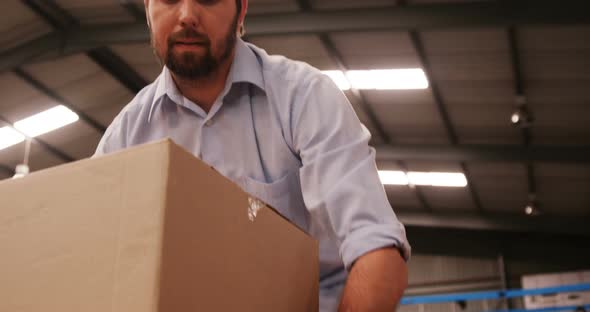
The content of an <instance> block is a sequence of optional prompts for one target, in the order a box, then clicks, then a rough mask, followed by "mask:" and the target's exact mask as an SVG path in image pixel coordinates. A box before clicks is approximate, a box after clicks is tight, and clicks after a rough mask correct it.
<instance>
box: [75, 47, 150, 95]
mask: <svg viewBox="0 0 590 312" xmlns="http://www.w3.org/2000/svg"><path fill="white" fill-rule="evenodd" d="M86 55H88V57H89V58H90V59H92V60H93V61H94V62H95V63H96V64H98V65H99V66H100V67H101V68H102V69H103V70H105V71H106V72H108V73H109V74H110V75H111V76H112V77H113V78H115V79H117V80H118V81H119V82H120V83H121V84H122V85H124V86H125V87H126V88H127V89H128V90H129V91H131V92H133V93H137V92H139V91H141V89H143V88H144V87H145V86H147V85H148V82H147V81H146V80H145V79H144V78H143V77H142V76H141V75H140V74H139V73H138V72H137V71H135V69H133V67H131V66H130V65H129V64H127V62H125V61H124V60H123V59H122V58H121V57H120V56H118V55H117V54H115V53H114V52H113V51H112V50H111V49H109V48H106V47H101V48H97V49H94V50H92V51H89V52H87V53H86Z"/></svg>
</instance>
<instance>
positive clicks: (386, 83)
mask: <svg viewBox="0 0 590 312" xmlns="http://www.w3.org/2000/svg"><path fill="white" fill-rule="evenodd" d="M323 73H324V74H326V75H327V76H329V77H330V78H332V80H333V81H334V82H335V83H336V85H337V86H338V87H339V88H340V89H341V90H348V89H350V88H354V89H358V90H415V89H426V88H428V79H426V74H425V73H424V70H422V69H421V68H408V69H375V70H349V71H347V72H346V74H345V73H344V72H342V71H338V70H330V71H324V72H323Z"/></svg>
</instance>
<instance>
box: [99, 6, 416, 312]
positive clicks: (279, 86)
mask: <svg viewBox="0 0 590 312" xmlns="http://www.w3.org/2000/svg"><path fill="white" fill-rule="evenodd" d="M144 3H145V7H146V13H147V18H148V25H149V27H150V30H151V38H152V46H153V48H154V51H155V53H156V55H157V56H158V58H159V59H160V60H161V62H162V63H163V65H165V66H164V67H163V71H162V73H161V75H160V76H159V77H158V78H157V79H156V81H155V82H154V83H152V84H151V85H149V86H147V87H146V88H145V89H143V90H142V91H141V92H139V94H138V95H137V96H136V97H135V99H133V101H132V102H131V103H129V105H127V106H126V107H125V108H124V109H123V110H122V112H121V113H120V114H119V115H118V116H117V117H116V118H115V120H114V121H113V123H112V124H111V125H110V127H109V128H108V130H107V132H106V133H105V135H104V137H103V139H102V140H101V142H100V144H99V146H98V148H97V152H96V155H100V154H104V153H110V152H113V151H116V150H120V149H123V148H126V147H129V146H133V145H137V144H142V143H146V142H149V141H153V140H157V139H161V138H164V137H170V138H172V139H173V140H174V141H175V142H176V143H178V144H180V145H182V146H183V147H184V148H186V149H187V150H189V151H191V152H193V153H194V154H195V155H196V156H198V157H199V158H201V159H202V160H203V161H205V162H206V163H208V164H209V165H211V166H212V167H214V168H215V169H216V170H217V171H219V172H220V173H222V174H223V175H225V176H226V177H228V178H229V179H231V180H233V181H234V182H236V183H237V184H239V185H240V186H241V187H243V188H244V189H245V190H246V191H247V192H249V193H251V194H253V195H254V196H256V197H258V198H260V199H262V200H263V201H265V202H267V203H269V204H270V205H271V206H273V207H274V208H276V209H277V210H278V211H279V212H280V213H281V214H283V215H284V216H285V217H286V218H288V219H290V220H291V221H292V222H294V223H295V224H297V225H298V226H300V227H301V228H303V229H304V230H306V231H308V232H309V233H310V234H311V235H313V236H314V237H315V238H317V239H318V240H319V242H320V279H321V280H320V310H321V311H336V310H337V309H339V310H340V311H393V310H394V309H395V307H396V304H397V303H398V302H399V299H400V297H401V295H402V293H403V290H404V288H405V287H406V283H407V271H406V266H405V262H404V258H405V259H406V260H407V259H408V257H409V254H410V247H409V244H408V242H407V240H406V236H405V231H404V227H403V226H402V225H401V223H399V222H398V221H397V219H396V217H395V214H394V213H393V210H392V209H391V207H390V205H389V203H388V202H387V199H386V196H385V193H384V191H383V187H382V185H381V183H380V181H379V178H378V175H377V170H376V167H375V157H374V156H375V152H374V150H373V149H371V148H370V147H369V146H368V141H369V138H370V134H369V133H368V131H367V130H366V128H364V127H363V126H362V125H361V124H360V122H359V120H358V118H357V117H356V115H355V114H354V111H353V110H352V108H351V105H350V103H349V102H348V101H347V99H346V97H345V96H344V95H343V94H342V92H341V91H340V90H339V89H338V88H337V87H336V86H335V84H334V83H333V82H332V81H331V80H330V79H329V78H328V77H326V76H324V75H323V74H322V73H321V72H319V71H318V70H316V69H314V68H312V67H310V66H308V65H306V64H304V63H300V62H294V61H290V60H288V59H285V58H283V57H276V56H269V55H267V54H266V53H265V51H264V50H262V49H260V48H257V47H255V46H254V45H250V44H246V43H244V42H243V41H242V40H241V39H239V37H238V34H242V33H243V26H242V25H243V21H244V17H245V15H246V10H247V5H248V1H247V0H144Z"/></svg>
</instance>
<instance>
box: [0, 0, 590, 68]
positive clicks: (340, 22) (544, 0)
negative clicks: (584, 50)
mask: <svg viewBox="0 0 590 312" xmlns="http://www.w3.org/2000/svg"><path fill="white" fill-rule="evenodd" d="M587 5H588V3H587V0H562V1H559V2H556V1H553V0H521V1H514V0H501V1H492V2H487V1H486V2H468V3H454V4H424V5H411V6H406V7H391V8H367V9H345V10H334V11H319V12H317V11H316V12H297V13H281V14H260V15H250V16H248V17H247V20H246V28H247V31H248V35H249V36H250V37H254V36H264V35H292V34H304V33H309V34H317V33H330V32H354V31H378V30H397V31H408V30H411V29H414V30H426V29H448V28H458V29H465V28H470V27H490V26H495V27H503V26H505V27H508V26H510V25H531V24H579V23H590V14H586V11H587ZM149 37H150V35H149V32H148V29H147V26H146V25H145V22H144V21H137V22H135V23H126V24H111V25H99V26H79V27H77V28H71V29H68V30H67V32H65V33H58V32H56V33H51V34H48V35H45V36H42V37H40V38H37V39H34V40H32V41H29V42H27V43H24V44H23V45H21V46H17V47H15V48H13V49H10V50H8V51H4V52H2V53H0V72H2V71H6V70H9V69H12V68H14V67H16V66H19V65H22V64H25V63H27V62H30V61H33V60H36V59H39V58H40V57H59V56H65V55H69V54H75V53H81V52H85V51H88V50H91V49H95V48H98V47H102V46H108V45H113V44H122V43H139V42H141V43H147V42H149Z"/></svg>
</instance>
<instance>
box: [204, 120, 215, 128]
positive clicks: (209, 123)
mask: <svg viewBox="0 0 590 312" xmlns="http://www.w3.org/2000/svg"><path fill="white" fill-rule="evenodd" d="M212 124H213V120H212V119H209V120H207V121H206V122H205V125H206V126H211V125H212Z"/></svg>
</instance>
